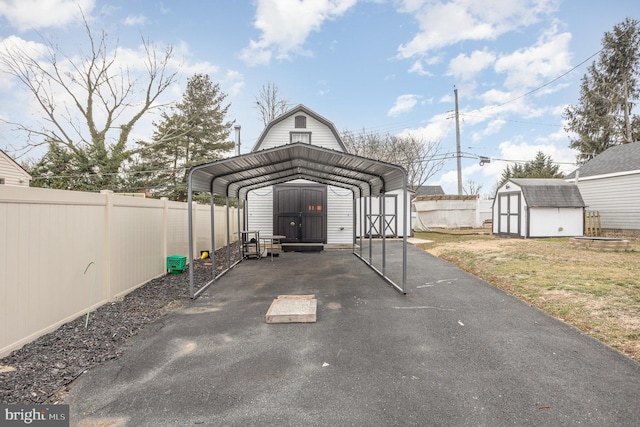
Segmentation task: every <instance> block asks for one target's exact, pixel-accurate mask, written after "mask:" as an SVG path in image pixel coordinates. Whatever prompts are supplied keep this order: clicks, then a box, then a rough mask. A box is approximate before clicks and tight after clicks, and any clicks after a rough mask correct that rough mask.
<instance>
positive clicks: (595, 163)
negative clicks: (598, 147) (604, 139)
mask: <svg viewBox="0 0 640 427" xmlns="http://www.w3.org/2000/svg"><path fill="white" fill-rule="evenodd" d="M629 171H640V141H639V142H631V143H629V144H621V145H615V146H613V147H610V148H608V149H607V150H605V151H603V152H602V153H600V154H598V155H597V156H595V157H594V158H593V159H591V160H589V161H588V162H587V163H585V164H584V165H582V166H580V167H579V168H578V169H577V172H579V178H584V177H587V176H597V175H608V174H615V173H619V172H629ZM575 177H576V171H573V172H571V173H570V174H569V175H567V176H566V177H565V179H571V178H575Z"/></svg>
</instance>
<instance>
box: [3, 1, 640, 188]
mask: <svg viewBox="0 0 640 427" xmlns="http://www.w3.org/2000/svg"><path fill="white" fill-rule="evenodd" d="M79 8H81V9H82V10H83V12H84V14H85V16H86V17H87V18H88V20H89V22H90V23H91V25H92V27H94V28H97V29H104V30H106V31H107V33H108V34H109V38H110V40H111V42H112V46H113V47H115V46H118V48H119V49H120V50H119V52H120V53H119V55H120V58H121V59H123V60H126V62H128V64H129V65H130V66H131V67H132V69H136V66H139V65H140V64H137V63H136V62H137V61H140V58H141V57H142V55H140V45H141V39H142V38H144V39H148V40H149V41H151V42H152V43H154V44H155V45H157V46H160V47H162V46H173V48H174V58H175V59H176V60H175V62H174V64H173V65H172V66H174V67H175V69H176V70H177V71H178V72H179V73H180V76H181V77H180V79H179V81H178V82H177V83H176V85H174V87H172V88H170V90H168V91H167V92H166V94H165V99H164V100H163V101H171V100H178V99H179V98H180V96H181V94H182V92H183V90H184V88H185V82H186V79H187V78H188V77H190V76H191V75H193V74H194V73H207V74H209V75H210V76H211V79H212V80H213V81H214V82H219V83H220V86H221V88H222V91H223V92H225V93H226V94H228V97H227V101H228V102H229V103H230V104H231V108H230V115H229V117H228V118H229V119H233V120H236V123H237V124H239V125H241V126H242V133H241V136H242V152H243V153H244V152H248V151H249V150H250V149H251V147H252V146H253V144H254V143H255V141H256V139H257V138H258V136H259V134H260V132H261V130H262V123H261V120H260V117H259V115H258V112H257V110H256V109H255V108H254V107H253V104H254V100H255V97H256V95H257V94H258V92H259V91H260V88H261V87H263V86H264V85H266V84H267V83H273V84H275V85H276V86H277V87H278V88H279V91H280V93H281V95H282V96H283V97H284V98H285V99H286V100H287V101H288V103H289V104H290V105H291V106H295V105H297V104H305V105H306V106H308V107H309V108H311V109H312V110H314V111H316V112H318V113H319V114H321V115H323V116H324V117H326V118H328V119H329V120H331V121H332V122H333V123H334V124H335V125H336V127H337V128H338V130H339V131H344V130H352V131H360V130H363V129H365V130H366V131H368V132H376V133H390V134H402V133H412V134H414V135H417V136H421V137H422V138H424V139H425V140H426V141H440V144H441V153H442V154H443V155H447V156H451V160H450V161H448V162H447V164H446V165H445V167H444V169H443V171H442V172H441V173H440V174H438V175H437V176H436V177H434V178H433V179H432V180H430V182H428V183H427V184H429V185H442V187H443V188H444V189H445V191H446V192H447V193H450V194H455V193H456V192H457V172H456V160H455V158H454V156H455V151H456V132H455V120H454V119H453V117H454V115H453V111H454V105H455V104H454V88H457V89H458V96H459V112H460V131H461V150H462V151H463V153H464V156H465V157H464V158H463V161H462V167H463V170H462V176H463V182H464V183H466V182H467V181H468V180H471V181H474V182H475V183H476V184H477V185H482V191H481V193H482V194H483V195H488V194H489V192H490V191H491V190H492V188H493V187H494V184H495V182H496V180H497V179H498V177H499V176H500V174H501V172H502V170H503V169H504V168H505V167H506V166H507V165H508V164H510V163H509V162H510V161H527V160H531V159H532V158H533V157H534V156H535V154H536V152H538V151H543V152H544V153H545V154H547V155H550V156H551V157H552V158H553V160H555V161H556V162H558V163H560V164H561V166H562V170H564V171H566V172H569V171H571V170H573V169H574V168H575V166H573V165H572V164H573V163H574V162H575V154H576V153H575V152H573V151H572V150H570V149H569V148H568V144H569V139H568V136H567V134H566V132H565V131H564V129H563V118H562V112H563V109H564V107H565V106H566V105H568V104H576V103H577V102H578V97H579V82H580V78H581V77H582V76H583V75H584V74H585V72H586V69H587V66H588V65H589V64H590V63H591V62H592V61H593V60H594V59H595V57H594V58H592V59H589V58H590V57H592V56H593V55H594V54H596V53H597V52H598V51H599V50H600V49H601V39H602V36H603V34H604V33H605V32H607V31H611V30H612V29H613V27H614V25H616V24H618V23H620V22H622V21H623V20H624V19H625V18H626V17H631V18H638V17H640V2H638V1H637V0H614V1H604V0H580V1H578V0H564V1H561V0H483V1H477V0H452V1H444V0H442V1H440V0H254V1H249V0H224V1H222V0H219V1H206V2H205V1H198V0H181V1H174V0H164V1H155V0H153V1H152V0H110V1H105V0H74V1H70V0H0V47H6V46H14V45H17V46H20V48H23V49H27V48H28V49H34V50H33V51H34V52H38V51H42V52H43V51H44V49H43V46H42V44H43V43H44V41H45V40H46V41H49V42H52V43H54V44H55V45H57V46H58V47H59V48H60V49H61V50H62V51H64V52H65V54H67V55H69V56H74V55H78V54H80V52H82V51H83V50H85V51H86V49H87V45H86V43H85V42H86V37H85V33H84V32H83V30H82V28H81V26H79V25H78V19H77V14H78V10H79ZM585 61H586V62H585ZM38 114H39V113H38V110H37V109H36V108H35V106H34V104H33V102H32V101H31V99H30V98H29V96H28V94H27V93H26V92H25V91H24V88H22V87H21V86H20V84H19V82H17V81H16V80H14V79H12V78H11V77H10V76H9V75H7V74H6V73H2V74H0V149H3V150H5V151H7V152H9V153H10V154H12V153H16V150H17V149H20V148H21V147H22V146H24V141H25V135H23V134H20V133H17V132H13V131H11V129H12V126H9V125H7V124H6V123H5V122H6V121H11V122H18V123H29V122H30V121H31V120H35V119H37V118H38ZM151 120H153V117H149V118H148V120H147V121H143V122H141V123H140V125H139V126H138V127H137V128H136V129H135V132H134V137H135V138H147V137H149V136H150V135H151V132H152V127H151V125H150V122H151ZM2 121H5V122H2ZM39 155H41V153H40V154H39V153H38V152H37V151H36V152H31V153H30V156H31V157H38V156H39ZM479 156H484V157H488V158H490V159H491V163H490V164H487V165H484V166H480V165H479V162H478V157H479Z"/></svg>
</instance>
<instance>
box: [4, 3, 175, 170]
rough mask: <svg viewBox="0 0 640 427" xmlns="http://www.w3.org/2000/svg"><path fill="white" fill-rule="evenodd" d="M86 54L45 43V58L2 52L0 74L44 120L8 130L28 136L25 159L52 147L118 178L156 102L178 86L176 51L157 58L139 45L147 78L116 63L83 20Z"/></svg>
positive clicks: (155, 52) (101, 35)
mask: <svg viewBox="0 0 640 427" xmlns="http://www.w3.org/2000/svg"><path fill="white" fill-rule="evenodd" d="M82 24H83V28H84V31H85V34H86V42H87V46H86V48H85V49H80V52H81V53H80V54H79V55H78V56H74V55H68V54H66V53H64V52H63V51H62V50H61V49H60V48H59V47H58V46H57V45H55V44H54V43H53V42H51V41H49V40H44V42H45V45H46V58H45V60H44V61H43V60H41V59H40V57H39V56H38V55H37V54H36V53H32V52H28V51H26V50H22V49H19V48H17V47H13V48H12V47H9V46H7V47H5V49H4V51H2V52H0V67H1V68H2V69H3V70H4V71H6V72H7V73H9V74H10V75H13V76H14V77H16V78H17V79H18V80H19V81H20V83H22V85H23V86H24V87H25V88H27V89H28V90H29V91H30V92H31V94H32V95H33V97H34V99H35V101H36V103H37V105H38V106H39V107H40V111H41V113H42V121H40V122H38V123H36V124H23V123H15V122H10V124H12V125H13V126H15V129H17V130H19V131H23V132H25V133H26V135H27V143H26V146H25V147H23V149H22V151H23V154H24V153H26V152H28V151H30V150H31V149H32V148H34V147H38V146H42V145H49V147H51V145H52V144H55V145H56V146H58V147H59V148H62V149H64V150H65V151H68V152H69V154H70V155H72V156H75V157H76V158H78V159H92V161H91V163H92V164H93V165H92V169H93V170H99V172H105V173H113V172H117V170H118V168H119V167H120V165H121V163H122V161H123V160H124V159H125V158H126V157H127V156H128V153H127V142H128V139H129V136H130V134H131V131H132V129H133V127H134V125H135V124H136V123H137V122H138V121H139V120H140V118H141V117H143V115H145V113H147V112H148V111H149V110H151V109H153V108H157V107H159V106H160V105H157V104H156V103H157V101H158V98H159V96H160V95H161V94H162V93H163V92H164V91H165V90H166V89H167V88H168V87H169V86H170V85H171V84H172V83H173V82H174V81H175V79H176V75H177V73H176V72H172V71H169V62H170V59H171V58H172V48H171V47H168V48H167V49H166V50H164V51H163V52H159V51H158V50H157V49H156V48H155V47H154V46H153V45H152V44H151V43H150V42H149V41H148V40H144V39H143V40H142V47H143V50H144V68H145V72H146V77H145V79H144V81H143V80H138V79H136V78H135V77H134V76H133V75H134V73H133V70H131V69H130V68H129V67H128V66H122V65H120V64H119V62H118V60H117V59H118V58H117V55H118V49H117V46H115V47H114V48H110V46H109V40H108V38H107V34H106V32H105V31H101V32H100V33H98V34H96V33H95V32H94V31H93V30H92V29H91V28H90V26H89V24H88V22H87V20H86V17H84V15H83V16H82Z"/></svg>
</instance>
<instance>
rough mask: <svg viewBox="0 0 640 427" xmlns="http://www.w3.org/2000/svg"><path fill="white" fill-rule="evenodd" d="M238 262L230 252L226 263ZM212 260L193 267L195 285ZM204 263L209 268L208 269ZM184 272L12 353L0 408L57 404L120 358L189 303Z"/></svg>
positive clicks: (206, 276)
mask: <svg viewBox="0 0 640 427" xmlns="http://www.w3.org/2000/svg"><path fill="white" fill-rule="evenodd" d="M215 258H216V270H217V271H218V272H220V271H222V270H224V269H225V268H226V267H227V263H228V262H227V249H226V248H222V249H219V250H218V251H216V257H215ZM237 259H238V251H237V248H235V247H234V248H232V250H231V263H234V262H235V261H236V260H237ZM210 263H211V259H207V260H196V261H195V262H194V266H195V268H194V285H195V286H196V288H198V287H200V286H204V285H205V284H206V283H207V282H208V281H209V280H211V264H210ZM207 264H208V265H207ZM190 301H191V300H190V298H189V273H188V270H184V271H183V272H182V273H180V274H167V275H164V276H162V277H159V278H157V279H154V280H151V281H149V282H147V283H146V284H144V285H143V286H141V287H139V288H138V289H136V290H134V291H133V292H131V293H129V294H127V295H126V296H125V297H124V298H123V299H122V300H121V301H116V302H111V303H107V304H104V305H103V306H101V307H99V308H98V309H96V310H94V311H92V312H90V313H89V322H88V325H87V327H86V328H85V322H86V316H84V315H83V316H80V317H78V318H76V319H75V320H72V321H71V322H68V323H66V324H64V325H62V326H60V327H59V328H58V329H56V330H55V331H53V332H50V333H48V334H46V335H43V336H41V337H39V338H37V339H36V340H34V341H32V342H30V343H28V344H26V345H24V346H23V347H22V348H20V349H18V350H15V351H14V352H12V353H11V354H9V355H8V356H6V357H5V358H3V359H0V367H5V368H6V367H9V368H13V369H15V370H11V371H9V372H0V402H2V403H3V404H44V403H60V400H61V399H62V395H63V393H62V392H63V391H64V390H65V388H66V387H67V386H68V385H69V384H70V383H71V382H72V381H73V380H75V379H76V378H77V377H79V376H80V375H81V374H82V373H84V372H85V371H86V370H87V369H90V368H92V367H94V366H96V365H99V364H101V363H103V362H105V361H107V360H110V359H116V358H118V357H119V356H120V355H121V354H122V347H123V345H124V343H125V342H126V341H127V340H128V339H129V338H130V337H132V336H134V335H136V334H137V333H138V332H139V331H140V329H142V328H144V326H145V325H147V324H149V323H151V322H153V321H155V320H156V319H158V318H159V317H161V316H163V315H164V314H166V313H168V312H169V311H171V310H173V309H176V308H179V307H181V306H183V305H185V304H189V303H190Z"/></svg>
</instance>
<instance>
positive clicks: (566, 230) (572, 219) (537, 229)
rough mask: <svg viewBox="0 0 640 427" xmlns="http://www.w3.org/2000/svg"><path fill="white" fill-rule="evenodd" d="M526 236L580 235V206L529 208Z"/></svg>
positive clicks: (581, 230) (581, 211)
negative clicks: (527, 233) (527, 232)
mask: <svg viewBox="0 0 640 427" xmlns="http://www.w3.org/2000/svg"><path fill="white" fill-rule="evenodd" d="M528 213H529V217H530V222H529V235H528V237H572V236H582V233H583V223H582V221H583V220H582V216H583V215H582V213H583V210H582V208H571V209H569V208H530V209H529V210H528Z"/></svg>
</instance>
